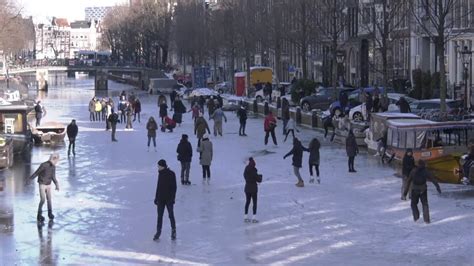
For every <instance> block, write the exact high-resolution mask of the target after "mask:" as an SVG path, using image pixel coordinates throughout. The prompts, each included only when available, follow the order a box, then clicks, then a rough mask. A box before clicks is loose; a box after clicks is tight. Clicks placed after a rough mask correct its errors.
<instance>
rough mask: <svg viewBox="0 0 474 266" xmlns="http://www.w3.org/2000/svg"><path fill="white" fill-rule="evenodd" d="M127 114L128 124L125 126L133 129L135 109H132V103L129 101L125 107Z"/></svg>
mask: <svg viewBox="0 0 474 266" xmlns="http://www.w3.org/2000/svg"><path fill="white" fill-rule="evenodd" d="M125 115H126V116H127V124H126V126H125V129H128V130H133V126H132V116H133V109H132V105H131V104H129V103H127V107H126V108H125Z"/></svg>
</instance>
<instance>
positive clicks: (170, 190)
mask: <svg viewBox="0 0 474 266" xmlns="http://www.w3.org/2000/svg"><path fill="white" fill-rule="evenodd" d="M176 189H177V187H176V175H175V174H174V172H173V171H171V170H170V169H169V168H168V166H167V165H166V161H165V160H163V159H161V160H159V161H158V184H157V186H156V193H155V201H154V202H155V205H156V206H157V209H158V223H157V226H156V234H155V236H154V237H153V240H158V239H159V238H160V235H161V227H162V225H163V213H164V212H165V207H166V209H167V210H168V215H169V217H170V223H171V239H173V240H174V239H176V221H175V218H174V211H173V206H174V202H175V198H176Z"/></svg>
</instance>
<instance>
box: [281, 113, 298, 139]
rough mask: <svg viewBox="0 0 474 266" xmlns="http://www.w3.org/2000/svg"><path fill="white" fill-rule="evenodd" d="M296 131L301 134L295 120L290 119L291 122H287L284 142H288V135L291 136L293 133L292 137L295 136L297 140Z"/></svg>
mask: <svg viewBox="0 0 474 266" xmlns="http://www.w3.org/2000/svg"><path fill="white" fill-rule="evenodd" d="M295 130H296V132H298V133H299V132H300V131H299V130H298V128H297V127H296V122H295V120H293V119H291V118H290V119H289V121H288V122H286V129H285V131H286V133H285V140H284V141H283V142H286V139H287V138H288V135H290V133H291V136H293V138H295Z"/></svg>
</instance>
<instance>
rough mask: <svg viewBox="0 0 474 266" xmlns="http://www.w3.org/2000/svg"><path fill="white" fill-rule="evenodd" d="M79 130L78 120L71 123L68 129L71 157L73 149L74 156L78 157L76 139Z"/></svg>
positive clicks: (68, 154)
mask: <svg viewBox="0 0 474 266" xmlns="http://www.w3.org/2000/svg"><path fill="white" fill-rule="evenodd" d="M78 132H79V129H78V128H77V125H76V120H75V119H73V120H72V121H71V123H70V124H69V125H68V126H67V128H66V133H67V138H68V139H69V146H68V148H67V156H68V157H69V156H70V155H71V147H72V155H74V156H76V137H77V133H78Z"/></svg>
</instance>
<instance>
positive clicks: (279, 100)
mask: <svg viewBox="0 0 474 266" xmlns="http://www.w3.org/2000/svg"><path fill="white" fill-rule="evenodd" d="M280 108H281V97H278V98H277V109H280Z"/></svg>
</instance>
